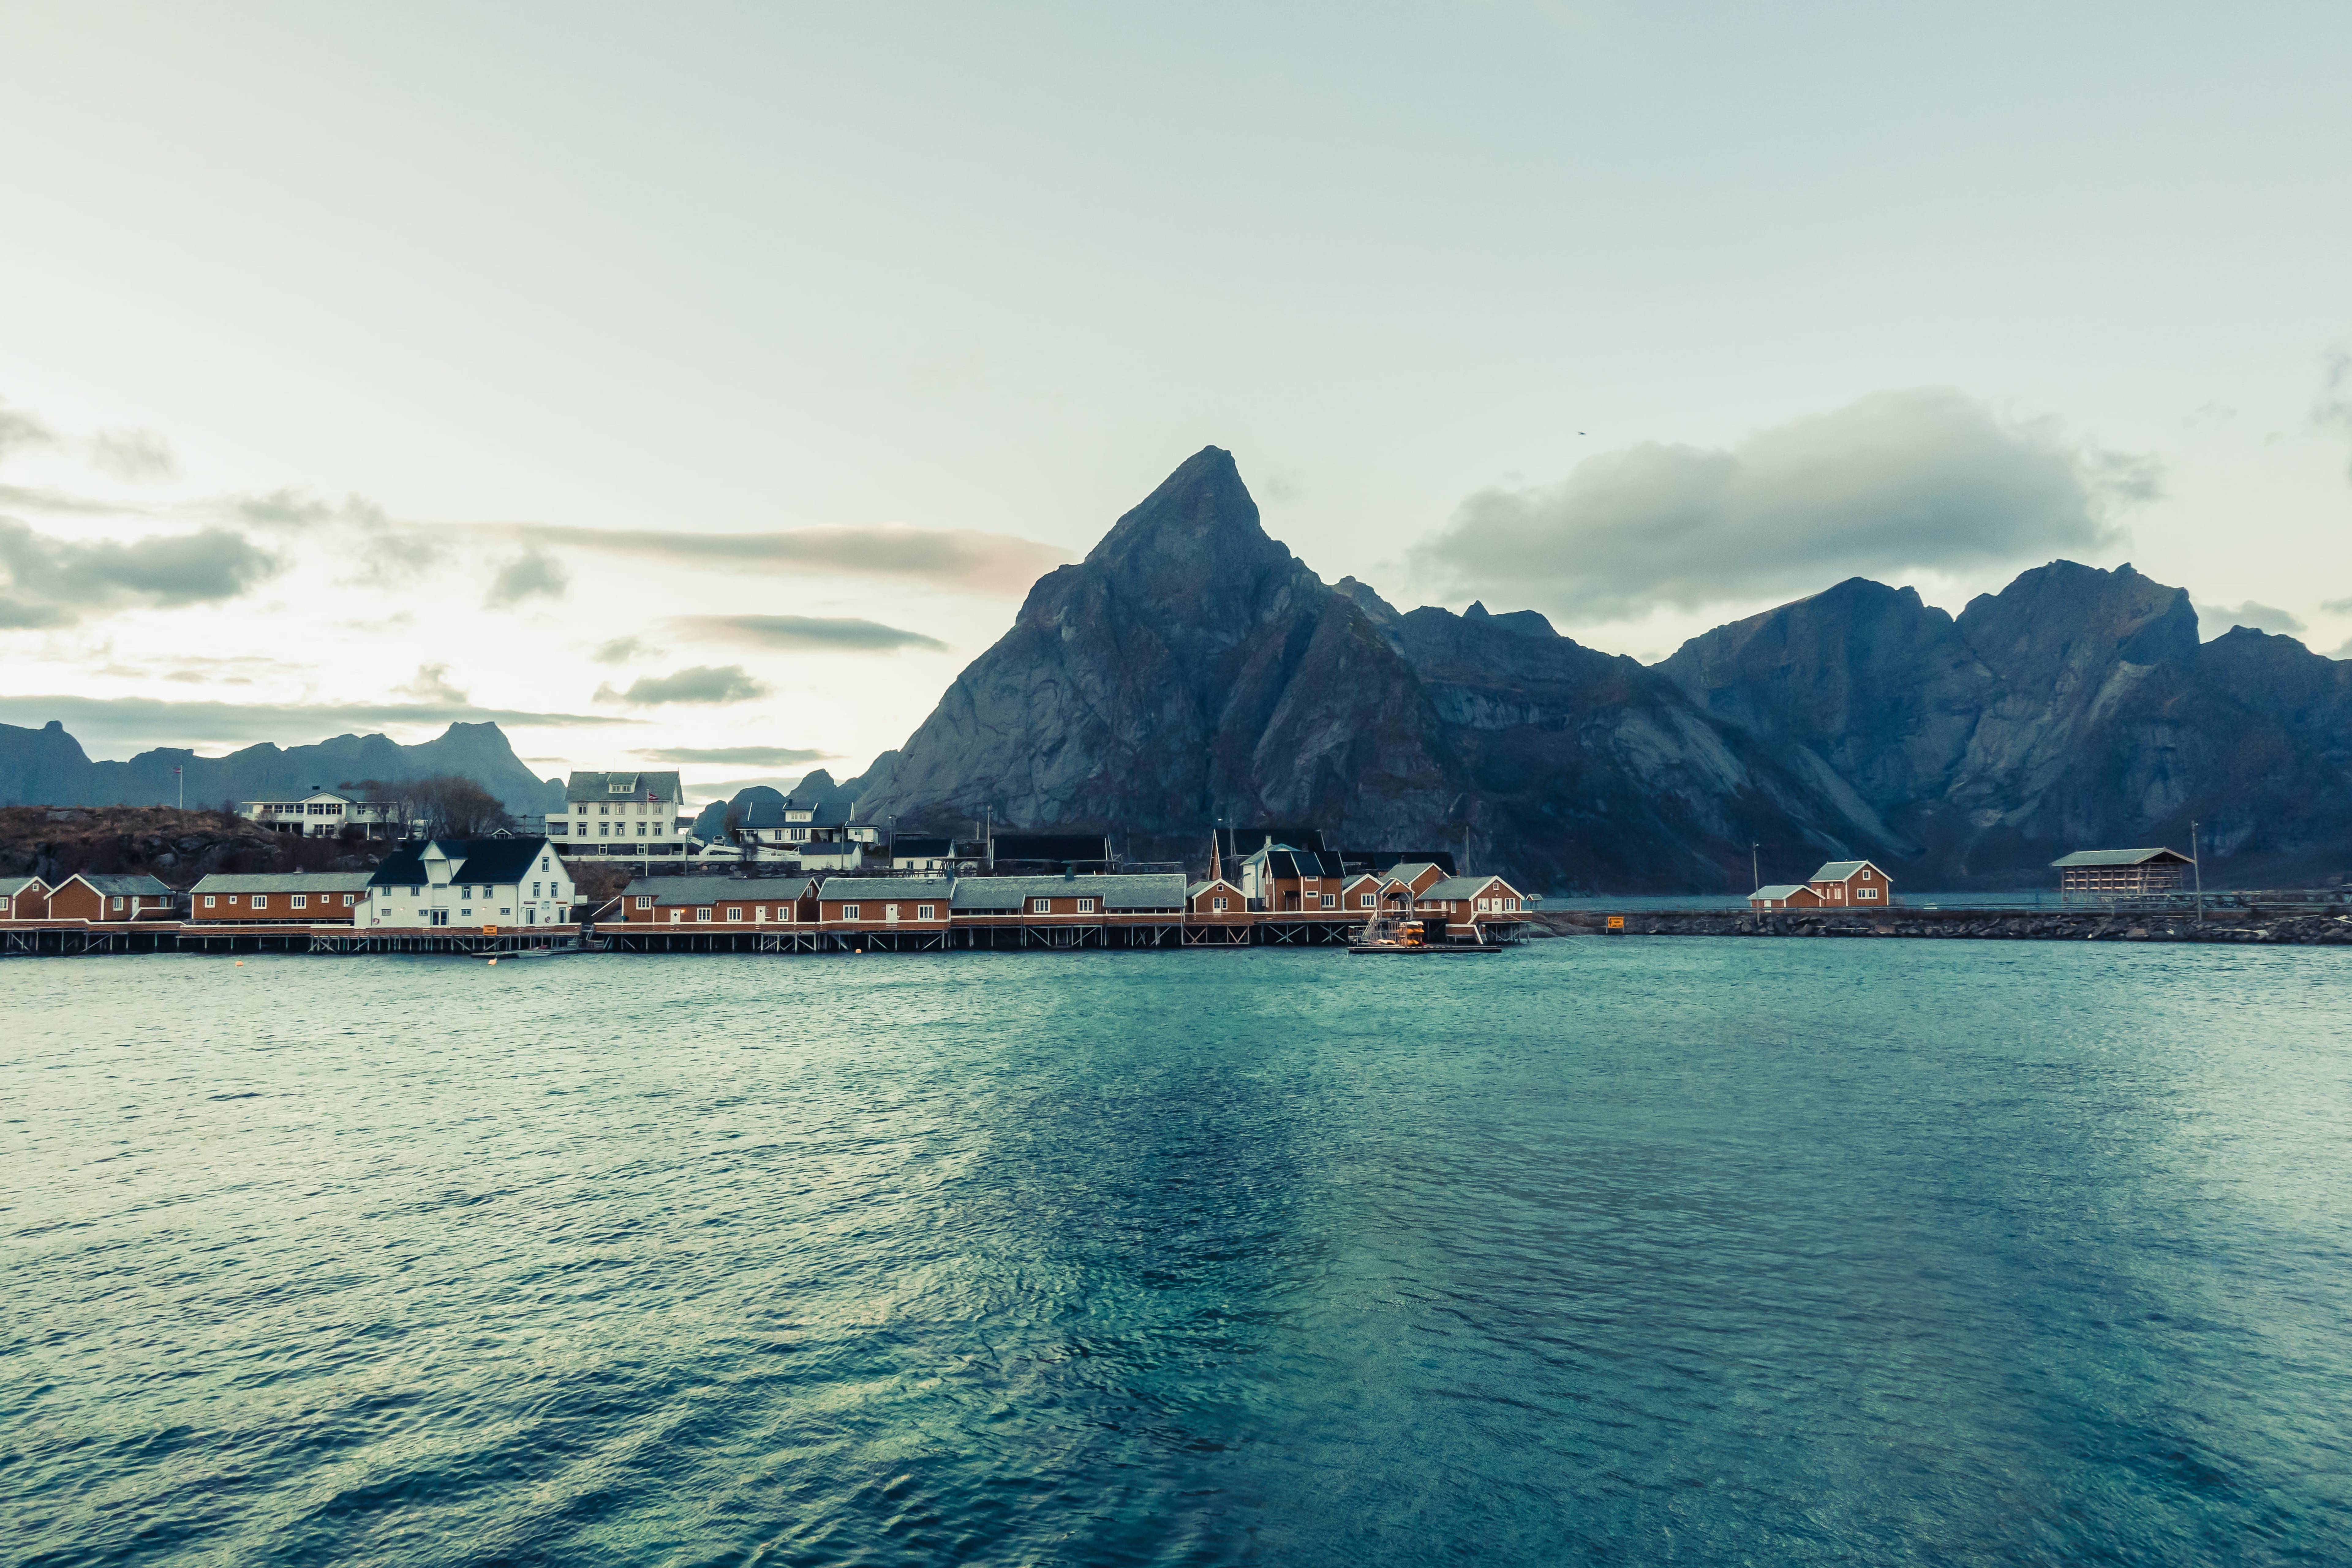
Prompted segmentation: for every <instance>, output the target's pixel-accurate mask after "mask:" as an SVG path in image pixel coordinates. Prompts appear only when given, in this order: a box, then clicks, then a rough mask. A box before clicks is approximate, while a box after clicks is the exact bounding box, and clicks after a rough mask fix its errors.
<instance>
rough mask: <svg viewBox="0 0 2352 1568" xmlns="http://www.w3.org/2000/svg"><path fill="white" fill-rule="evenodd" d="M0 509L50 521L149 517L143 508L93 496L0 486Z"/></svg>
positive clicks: (22, 486)
mask: <svg viewBox="0 0 2352 1568" xmlns="http://www.w3.org/2000/svg"><path fill="white" fill-rule="evenodd" d="M0 506H8V507H15V508H16V510H18V511H37V512H43V513H46V514H47V515H49V516H51V517H147V516H151V515H152V513H150V512H149V511H148V510H146V509H145V508H144V507H136V506H125V505H124V504H123V503H122V502H121V501H111V500H100V499H99V498H98V497H96V496H78V495H70V494H68V493H67V492H66V491H64V490H53V489H35V488H33V487H31V486H27V485H0Z"/></svg>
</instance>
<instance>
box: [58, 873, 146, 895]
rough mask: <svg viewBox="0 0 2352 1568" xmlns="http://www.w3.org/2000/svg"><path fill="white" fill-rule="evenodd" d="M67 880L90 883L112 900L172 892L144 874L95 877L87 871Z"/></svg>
mask: <svg viewBox="0 0 2352 1568" xmlns="http://www.w3.org/2000/svg"><path fill="white" fill-rule="evenodd" d="M66 880H67V881H68V882H85V883H88V884H89V886H90V887H91V888H94V889H97V890H98V891H99V892H101V893H103V894H105V895H106V896H107V897H108V898H110V899H116V898H123V899H127V898H129V897H130V896H131V894H133V893H137V894H139V895H140V896H141V897H142V898H146V897H152V896H153V895H154V894H157V893H169V892H170V891H171V890H172V889H170V888H169V887H167V886H165V885H164V884H163V883H162V882H159V881H157V880H156V879H154V878H152V877H150V876H147V875H145V874H143V873H142V874H140V875H138V876H131V877H93V876H91V875H90V874H89V872H87V871H77V872H75V873H74V874H73V875H72V876H70V877H68V878H67V879H66Z"/></svg>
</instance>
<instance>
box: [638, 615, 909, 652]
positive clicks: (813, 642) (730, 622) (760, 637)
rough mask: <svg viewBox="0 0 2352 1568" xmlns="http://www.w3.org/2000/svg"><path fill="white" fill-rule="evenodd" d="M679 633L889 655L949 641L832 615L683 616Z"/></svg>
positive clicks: (674, 623) (674, 625) (675, 623)
mask: <svg viewBox="0 0 2352 1568" xmlns="http://www.w3.org/2000/svg"><path fill="white" fill-rule="evenodd" d="M669 625H670V627H671V629H672V630H674V631H676V632H677V634H678V635H679V636H681V637H701V638H703V639H705V640H707V641H710V642H732V643H741V644H744V645H745V646H747V647H761V648H831V649H835V650H836V651H840V652H846V653H891V652H894V651H896V650H897V649H899V648H902V647H915V648H928V649H931V650H933V651H935V652H939V653H945V652H946V651H947V647H948V645H947V644H945V643H943V642H941V641H940V639H939V638H937V637H925V636H924V635H923V634H922V633H920V632H907V631H900V630H899V629H898V627H896V626H884V625H883V624H882V623H881V622H879V621H861V620H855V619H850V618H841V619H828V618H825V617H823V616H677V617H676V618H674V619H672V620H671V621H670V623H669Z"/></svg>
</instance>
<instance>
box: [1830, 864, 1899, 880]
mask: <svg viewBox="0 0 2352 1568" xmlns="http://www.w3.org/2000/svg"><path fill="white" fill-rule="evenodd" d="M1864 866H1869V867H1870V868H1871V869H1872V870H1874V871H1878V876H1879V879H1880V880H1882V881H1888V882H1891V881H1893V880H1894V878H1892V877H1889V876H1888V875H1887V874H1886V873H1885V871H1881V870H1879V868H1877V867H1876V866H1874V865H1871V863H1870V862H1869V861H1867V860H1828V861H1824V862H1822V868H1821V869H1820V870H1818V871H1816V872H1814V873H1813V874H1812V876H1811V878H1810V879H1809V880H1811V881H1815V882H1843V881H1847V880H1850V879H1852V878H1853V874H1854V873H1855V872H1856V871H1859V870H1861V869H1862V868H1864Z"/></svg>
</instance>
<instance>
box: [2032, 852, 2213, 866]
mask: <svg viewBox="0 0 2352 1568" xmlns="http://www.w3.org/2000/svg"><path fill="white" fill-rule="evenodd" d="M2167 856H2169V857H2170V858H2172V860H2173V861H2174V862H2175V863H2176V864H2179V865H2182V866H2187V865H2190V864H2192V862H2191V861H2190V860H2189V857H2188V856H2186V855H2183V854H2182V853H2181V852H2180V851H2179V850H2178V849H2077V850H2075V851H2074V853H2073V854H2072V855H2061V856H2060V857H2059V858H2057V859H2055V860H2053V861H2051V862H2050V864H2051V865H2053V866H2056V867H2064V868H2068V869H2073V868H2076V867H2082V866H2144V865H2146V864H2147V862H2148V861H2150V860H2159V859H2162V858H2166V857H2167Z"/></svg>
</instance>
